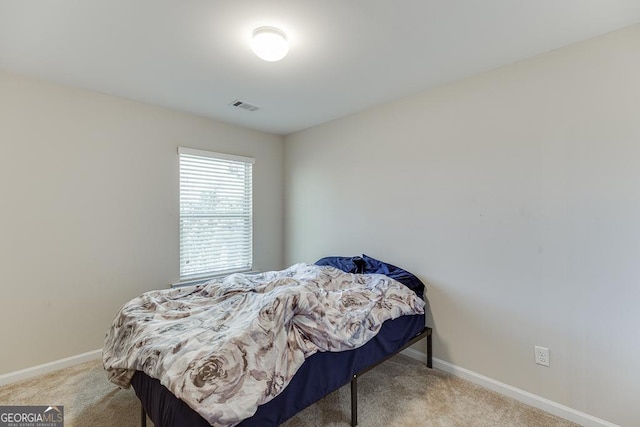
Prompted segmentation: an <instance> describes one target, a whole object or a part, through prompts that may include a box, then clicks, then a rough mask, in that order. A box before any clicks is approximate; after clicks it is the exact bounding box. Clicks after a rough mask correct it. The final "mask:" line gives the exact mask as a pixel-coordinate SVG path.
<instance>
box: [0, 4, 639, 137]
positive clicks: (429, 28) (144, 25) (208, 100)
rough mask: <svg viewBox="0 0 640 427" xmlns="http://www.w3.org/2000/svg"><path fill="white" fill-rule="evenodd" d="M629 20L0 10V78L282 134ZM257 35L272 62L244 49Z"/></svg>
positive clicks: (388, 9) (501, 12)
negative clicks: (272, 35)
mask: <svg viewBox="0 0 640 427" xmlns="http://www.w3.org/2000/svg"><path fill="white" fill-rule="evenodd" d="M638 22H640V0H395V1H392V0H31V1H24V0H0V70H6V71H11V72H18V73H22V74H27V75H31V76H35V77H39V78H42V79H45V80H49V81H53V82H57V83H62V84H65V85H70V86H76V87H81V88H86V89H90V90H95V91H99V92H103V93H107V94H112V95H117V96H121V97H125V98H129V99H134V100H138V101H143V102H147V103H151V104H155V105H160V106H164V107H169V108H173V109H177V110H181V111H186V112H190V113H195V114H198V115H202V116H207V117H212V118H215V119H217V120H221V121H225V122H229V123H234V124H237V125H240V126H244V127H248V128H252V129H257V130H261V131H266V132H270V133H276V134H283V135H286V134H289V133H291V132H295V131H298V130H301V129H305V128H308V127H311V126H314V125H316V124H319V123H323V122H326V121H329V120H333V119H336V118H339V117H343V116H346V115H349V114H352V113H355V112H358V111H361V110H364V109H366V108H368V107H371V106H374V105H378V104H382V103H385V102H388V101H391V100H394V99H398V98H401V97H403V96H406V95H409V94H412V93H416V92H418V91H423V90H428V89H430V88H433V87H435V86H439V85H442V84H444V83H447V82H451V81H455V80H459V79H462V78H465V77H468V76H471V75H474V74H478V73H481V72H483V71H487V70H490V69H493V68H496V67H499V66H502V65H505V64H509V63H513V62H515V61H519V60H522V59H524V58H527V57H531V56H534V55H537V54H540V53H543V52H547V51H550V50H553V49H557V48H559V47H562V46H565V45H568V44H571V43H575V42H578V41H581V40H585V39H588V38H592V37H594V36H597V35H600V34H603V33H607V32H610V31H613V30H616V29H618V28H622V27H624V26H628V25H631V24H635V23H638ZM264 25H270V26H276V27H279V28H281V29H283V30H284V31H285V32H286V33H287V34H288V36H289V39H290V43H291V48H290V51H289V55H288V56H287V57H286V58H285V59H283V60H282V61H280V62H274V63H271V62H265V61H262V60H260V59H258V58H257V57H256V56H255V55H254V54H253V53H252V51H251V48H250V47H249V36H250V34H251V32H252V31H253V29H254V28H256V27H259V26H264ZM237 99H239V100H242V101H246V102H248V103H251V104H254V105H256V106H259V107H260V109H259V110H258V111H255V112H250V111H247V110H242V109H238V108H234V107H232V106H230V105H229V104H230V103H231V102H232V101H234V100H237Z"/></svg>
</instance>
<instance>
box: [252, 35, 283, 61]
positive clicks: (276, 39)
mask: <svg viewBox="0 0 640 427" xmlns="http://www.w3.org/2000/svg"><path fill="white" fill-rule="evenodd" d="M251 48H252V49H253V52H254V53H255V54H256V55H258V57H259V58H261V59H264V60H265V61H269V62H275V61H280V60H281V59H282V58H284V57H285V56H287V53H288V52H289V41H288V40H287V35H286V34H285V33H284V32H283V31H281V30H279V29H277V28H274V27H260V28H256V29H255V30H254V31H253V40H252V41H251Z"/></svg>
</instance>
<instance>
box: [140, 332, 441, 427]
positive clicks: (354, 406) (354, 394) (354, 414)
mask: <svg viewBox="0 0 640 427" xmlns="http://www.w3.org/2000/svg"><path fill="white" fill-rule="evenodd" d="M423 338H426V339H427V367H428V368H433V354H432V344H431V328H429V327H427V326H425V327H424V329H422V331H420V333H419V334H418V335H416V336H415V337H413V338H412V339H410V340H409V341H408V342H407V343H406V344H405V345H403V346H402V347H400V348H399V349H398V350H397V351H396V352H394V353H392V354H390V355H388V356H387V357H385V358H384V359H382V360H380V361H379V362H377V363H375V364H373V365H371V366H368V367H367V368H365V369H363V370H362V371H360V372H358V373H356V374H354V375H353V378H352V379H351V426H352V427H356V426H357V425H358V378H359V377H360V376H362V375H363V374H365V373H367V372H369V371H370V370H372V369H373V368H375V367H376V366H378V365H379V364H381V363H382V362H385V361H387V360H388V359H390V358H392V357H393V356H395V355H397V354H398V353H400V352H401V351H403V350H405V349H407V348H409V347H411V346H412V345H413V344H415V343H417V342H418V341H420V340H422V339H423ZM140 408H141V411H140V426H141V427H147V413H146V412H145V410H144V406H142V403H141V404H140Z"/></svg>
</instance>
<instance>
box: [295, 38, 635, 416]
mask: <svg viewBox="0 0 640 427" xmlns="http://www.w3.org/2000/svg"><path fill="white" fill-rule="evenodd" d="M639 76H640V26H634V27H630V28H627V29H625V30H622V31H619V32H616V33H612V34H609V35H606V36H603V37H600V38H597V39H594V40H591V41H588V42H585V43H582V44H578V45H575V46H571V47H568V48H565V49H561V50H558V51H554V52H551V53H548V54H545V55H542V56H539V57H536V58H533V59H531V60H528V61H524V62H521V63H518V64H515V65H512V66H508V67H504V68H501V69H499V70H496V71H493V72H490V73H486V74H484V75H481V76H478V77H475V78H471V79H468V80H465V81H462V82H459V83H456V84H452V85H449V86H446V87H442V88H439V89H437V90H433V91H430V92H427V93H423V94H420V95H417V96H414V97H411V98H407V99H404V100H400V101H398V102H395V103H392V104H388V105H385V106H382V107H380V108H376V109H372V110H369V111H367V112H364V113H361V114H358V115H355V116H351V117H348V118H345V119H342V120H338V121H335V122H331V123H328V124H325V125H321V126H318V127H315V128H312V129H310V130H307V131H302V132H299V133H296V134H293V135H290V136H288V137H286V138H285V165H286V174H285V183H286V192H285V200H286V209H285V212H286V215H287V221H286V243H285V247H286V257H285V259H286V263H287V264H291V263H293V262H299V261H308V262H311V261H314V260H315V259H317V258H319V257H321V256H325V255H356V254H359V253H362V252H365V253H367V254H368V255H371V256H374V257H378V258H381V259H385V260H388V261H390V262H392V263H395V264H398V265H400V266H404V267H406V268H407V269H408V270H410V271H413V272H415V273H416V274H418V275H419V276H420V277H421V278H422V279H424V280H425V281H426V282H427V284H428V289H429V290H428V292H427V297H428V300H429V304H430V307H431V313H432V314H431V318H430V320H429V322H430V323H431V325H432V326H434V327H435V341H434V351H435V356H436V357H438V358H440V359H443V360H445V361H448V362H450V363H453V364H455V365H458V366H461V367H464V368H467V369H470V370H472V371H475V372H478V373H480V374H483V375H486V376H488V377H491V378H493V379H495V380H498V381H501V382H504V383H507V384H510V385H512V386H515V387H518V388H520V389H524V390H527V391H529V392H532V393H535V394H538V395H540V396H543V397H546V398H548V399H551V400H553V401H556V402H559V403H561V404H564V405H567V406H569V407H571V408H574V409H577V410H579V411H583V412H586V413H588V414H591V415H593V416H596V417H599V418H603V419H606V420H608V421H610V422H614V423H618V424H620V425H624V426H631V425H640V411H639V410H638V405H637V403H638V396H640V381H638V379H640V364H639V363H638V355H639V354H640V338H639V337H640V333H639V327H640V309H638V307H639V305H640V78H639ZM535 344H538V345H542V346H546V347H548V348H550V350H551V353H550V354H551V367H550V368H545V367H541V366H537V365H535V364H534V361H533V347H534V345H535Z"/></svg>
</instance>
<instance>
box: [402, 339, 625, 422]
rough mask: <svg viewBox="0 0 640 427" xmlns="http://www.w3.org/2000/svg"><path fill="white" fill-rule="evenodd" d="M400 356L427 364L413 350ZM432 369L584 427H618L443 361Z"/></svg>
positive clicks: (435, 360)
mask: <svg viewBox="0 0 640 427" xmlns="http://www.w3.org/2000/svg"><path fill="white" fill-rule="evenodd" d="M402 354H404V355H405V356H409V357H411V358H412V359H416V360H419V361H421V362H423V363H427V355H426V354H425V353H423V352H421V351H418V350H415V349H413V348H408V349H406V350H404V351H403V352H402ZM433 367H434V368H435V369H439V370H441V371H444V372H448V373H449V374H451V375H454V376H456V377H459V378H462V379H465V380H467V381H470V382H472V383H474V384H478V385H480V386H482V387H484V388H488V389H489V390H493V391H495V392H497V393H500V394H502V395H504V396H508V397H511V398H513V399H515V400H517V401H519V402H522V403H525V404H527V405H529V406H533V407H534V408H538V409H542V410H543V411H545V412H548V413H550V414H553V415H556V416H558V417H561V418H564V419H566V420H569V421H573V422H574V423H578V424H580V425H582V426H585V427H620V426H618V425H617V424H613V423H610V422H609V421H605V420H602V419H600V418H596V417H594V416H591V415H589V414H586V413H584V412H580V411H578V410H575V409H573V408H569V407H568V406H565V405H562V404H560V403H557V402H554V401H552V400H549V399H545V398H544V397H541V396H538V395H536V394H533V393H529V392H528V391H524V390H521V389H519V388H516V387H513V386H510V385H508V384H505V383H501V382H500V381H496V380H494V379H492V378H489V377H485V376H484V375H480V374H478V373H477V372H473V371H470V370H468V369H465V368H461V367H459V366H456V365H454V364H452V363H449V362H445V361H444V360H440V359H436V358H435V357H434V358H433Z"/></svg>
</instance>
